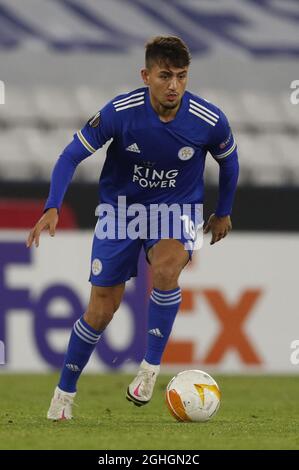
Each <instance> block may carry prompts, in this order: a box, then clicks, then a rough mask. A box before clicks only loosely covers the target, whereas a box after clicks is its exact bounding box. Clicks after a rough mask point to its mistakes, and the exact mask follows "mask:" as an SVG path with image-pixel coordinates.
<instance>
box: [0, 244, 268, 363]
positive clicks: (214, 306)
mask: <svg viewBox="0 0 299 470" xmlns="http://www.w3.org/2000/svg"><path fill="white" fill-rule="evenodd" d="M34 253H36V252H34V251H30V250H28V249H27V248H26V247H25V244H24V243H23V242H21V243H20V242H0V339H1V341H2V343H3V344H5V346H6V356H7V357H6V358H5V359H6V364H7V365H8V367H9V365H10V352H11V351H12V349H13V348H14V344H11V339H10V338H11V334H8V333H11V330H10V329H9V328H10V312H12V311H14V312H15V311H17V312H20V315H30V317H31V320H32V321H31V322H30V325H31V326H30V328H31V329H32V333H33V334H32V337H33V341H32V342H33V343H34V344H33V347H34V350H35V354H37V355H38V356H39V357H40V358H41V359H42V360H43V361H44V362H45V363H46V364H48V365H49V366H51V367H53V368H60V367H61V365H62V363H63V359H64V351H65V349H63V350H62V349H56V346H55V342H54V343H53V341H51V336H52V337H53V334H54V336H55V333H57V335H58V333H59V332H66V333H67V334H68V333H69V332H70V331H71V329H72V327H73V324H74V322H75V321H76V320H77V319H78V318H79V317H80V316H81V315H82V313H83V312H84V310H85V305H84V303H83V302H82V298H81V296H80V295H79V293H78V291H77V290H76V289H75V288H74V287H73V286H71V285H70V284H69V283H68V282H67V279H68V277H67V276H68V275H67V274H66V277H65V279H66V281H65V282H61V281H60V282H57V281H53V282H48V284H47V283H45V284H43V288H42V289H41V290H40V291H39V292H36V290H35V289H32V285H31V284H32V278H31V279H30V275H28V276H27V277H26V278H25V279H26V282H25V283H24V282H22V285H21V287H14V286H13V285H12V279H11V276H10V275H9V270H10V267H13V268H14V269H15V268H18V267H20V269H21V268H22V269H24V267H25V268H26V267H28V272H30V268H31V267H32V266H33V265H34ZM54 274H55V273H54ZM74 277H75V274H74ZM147 283H148V281H147V273H146V265H145V262H141V263H140V264H139V271H138V277H137V278H136V281H135V282H134V283H132V284H131V285H130V288H128V289H127V290H126V294H125V296H124V299H123V304H122V305H123V308H124V309H125V310H126V313H127V314H129V315H130V316H131V321H129V322H127V326H126V327H127V328H128V332H129V335H128V339H127V341H126V342H125V343H122V345H121V346H118V347H117V346H116V345H115V343H113V341H112V339H111V336H110V335H109V331H108V330H107V334H106V333H105V334H104V335H103V336H102V338H101V341H100V342H99V344H98V345H97V348H96V350H95V355H96V357H97V358H98V359H99V360H100V361H101V362H102V363H103V364H104V365H105V366H107V367H108V368H118V367H120V366H122V365H123V364H124V363H125V362H127V361H128V359H130V361H132V362H136V363H139V362H140V361H141V359H142V358H143V355H144V352H145V342H146V330H147V328H146V326H147V304H148V297H147V295H146V294H145V293H146V290H147V287H148V286H147ZM87 288H88V286H87ZM182 294H183V300H182V303H181V307H180V313H179V315H178V319H177V320H178V321H180V319H182V320H183V323H184V328H183V329H182V330H181V329H180V328H179V326H177V328H176V329H175V331H174V335H173V336H172V338H171V340H170V341H169V343H168V346H167V349H166V351H165V353H164V356H163V363H164V364H165V365H171V364H190V365H191V364H207V365H211V366H212V365H221V364H223V363H224V360H225V356H226V354H227V353H228V352H230V351H234V352H235V353H236V354H237V356H238V360H239V362H240V363H241V364H243V365H246V366H251V365H260V364H262V363H263V362H264V360H263V358H262V357H261V354H260V352H259V350H258V349H257V347H256V345H255V343H254V340H253V338H252V337H250V334H249V332H248V329H247V322H248V320H249V319H250V316H251V314H252V313H253V312H254V310H255V307H256V305H257V303H258V302H259V300H260V298H261V296H262V291H261V290H259V289H246V290H243V291H240V292H239V293H238V295H237V296H236V298H235V299H233V300H231V299H230V300H228V299H227V298H226V295H225V293H224V292H223V291H222V290H221V289H208V288H205V289H191V288H185V289H182ZM57 300H63V301H64V304H66V306H67V311H66V314H65V315H64V316H63V317H61V316H57V315H54V316H53V304H55V301H57ZM202 304H203V305H204V306H205V307H206V308H207V309H208V311H209V317H208V327H207V330H206V331H204V332H203V330H201V329H198V330H197V328H198V327H197V326H196V328H194V326H193V335H192V334H190V335H189V334H188V335H187V336H186V331H187V329H185V326H187V324H189V325H190V324H191V323H192V322H193V320H194V319H195V320H196V325H197V324H198V322H197V320H198V318H200V317H201V316H202V310H201V305H202ZM189 320H190V322H189ZM213 321H215V323H217V325H218V328H217V330H216V331H214V332H213V331H212V329H211V328H210V326H211V323H212V322H213ZM188 322H189V323H188ZM112 323H113V322H112ZM192 324H193V323H192ZM194 325H195V324H194ZM182 333H183V334H184V335H185V336H184V338H185V339H184V340H181V339H180V334H182ZM207 333H209V334H210V337H209V341H208V342H207V344H206V345H205V347H203V344H202V341H203V335H204V336H206V334H207ZM211 333H212V335H211ZM18 334H19V336H21V335H22V334H26V333H22V332H18ZM118 335H119V333H118ZM18 341H22V339H21V338H20V340H18ZM24 343H25V341H24ZM0 346H1V343H0ZM206 346H207V347H206ZM0 353H1V348H0ZM3 362H4V359H3ZM0 363H1V357H0Z"/></svg>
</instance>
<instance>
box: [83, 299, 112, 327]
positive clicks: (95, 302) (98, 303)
mask: <svg viewBox="0 0 299 470" xmlns="http://www.w3.org/2000/svg"><path fill="white" fill-rule="evenodd" d="M118 307H119V302H118V301H117V299H114V298H113V296H111V295H109V294H108V293H105V292H98V293H97V294H96V295H93V296H92V299H91V301H90V302H89V305H88V308H87V311H86V314H85V316H86V318H87V321H88V320H90V321H92V322H95V323H96V324H97V325H101V328H104V327H106V326H107V325H108V324H109V323H110V321H111V320H112V318H113V315H114V313H115V312H116V310H117V309H118Z"/></svg>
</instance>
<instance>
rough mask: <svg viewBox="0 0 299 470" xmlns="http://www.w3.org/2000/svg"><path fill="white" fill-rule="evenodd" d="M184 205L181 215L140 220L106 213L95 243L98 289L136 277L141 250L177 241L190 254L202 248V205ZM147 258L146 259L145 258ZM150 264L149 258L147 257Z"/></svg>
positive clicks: (93, 266)
mask: <svg viewBox="0 0 299 470" xmlns="http://www.w3.org/2000/svg"><path fill="white" fill-rule="evenodd" d="M185 206H186V207H187V205H181V206H180V208H181V212H180V213H177V214H173V213H172V212H169V213H167V214H160V213H159V214H155V215H153V214H146V215H145V216H144V217H141V218H140V217H139V218H138V221H137V219H136V218H135V219H134V218H133V217H126V219H124V218H123V217H122V218H119V217H117V216H115V215H111V214H105V215H101V216H99V218H98V221H97V224H96V227H95V232H94V237H93V244H92V253H91V271H90V277H89V281H90V282H91V284H92V285H95V286H103V287H108V286H115V285H117V284H121V283H123V282H126V281H128V280H129V279H130V278H131V277H136V276H137V265H138V259H139V254H140V251H141V249H142V248H143V249H144V251H145V254H146V255H147V253H148V251H149V249H150V248H151V247H152V246H153V245H155V244H156V243H157V242H159V241H160V240H162V239H177V240H178V241H180V242H181V243H182V244H183V245H184V247H185V249H186V250H187V251H188V253H189V260H190V259H191V257H192V253H193V251H194V250H197V249H199V248H200V247H201V245H202V240H203V234H202V227H203V214H202V210H203V207H202V204H193V205H192V207H191V208H190V206H189V205H188V209H187V210H186V208H185ZM146 258H147V256H146ZM147 261H148V258H147Z"/></svg>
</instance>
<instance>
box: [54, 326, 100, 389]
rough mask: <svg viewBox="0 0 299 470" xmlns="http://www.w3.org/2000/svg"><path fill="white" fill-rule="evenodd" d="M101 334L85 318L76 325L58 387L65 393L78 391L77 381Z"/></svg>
mask: <svg viewBox="0 0 299 470" xmlns="http://www.w3.org/2000/svg"><path fill="white" fill-rule="evenodd" d="M101 333H102V332H99V331H96V330H94V329H93V328H92V327H91V326H89V325H88V323H86V321H85V320H84V319H83V317H81V318H79V320H77V321H76V323H75V324H74V326H73V330H72V334H71V337H70V341H69V345H68V349H67V352H66V355H65V359H64V364H63V368H62V372H61V377H60V381H59V384H58V387H59V388H60V389H61V390H63V391H64V392H70V393H71V392H75V391H76V384H77V381H78V379H79V377H80V375H81V372H82V371H83V369H84V367H85V366H86V364H87V362H88V360H89V358H90V356H91V353H92V352H93V350H94V348H95V347H96V345H97V342H98V341H99V339H100V337H101Z"/></svg>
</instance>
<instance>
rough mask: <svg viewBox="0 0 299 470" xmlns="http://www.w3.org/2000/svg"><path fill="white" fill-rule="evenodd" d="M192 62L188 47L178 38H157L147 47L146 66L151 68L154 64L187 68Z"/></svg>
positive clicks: (149, 42) (148, 43)
mask: <svg viewBox="0 0 299 470" xmlns="http://www.w3.org/2000/svg"><path fill="white" fill-rule="evenodd" d="M190 62H191V54H190V51H189V49H188V46H187V45H186V44H185V43H184V41H182V39H180V38H178V37H176V36H156V37H154V38H152V39H150V40H149V41H148V42H147V43H146V45H145V66H146V67H147V68H151V67H152V65H153V64H154V63H158V64H166V65H168V66H169V65H172V66H173V67H176V68H182V67H186V66H188V65H189V64H190Z"/></svg>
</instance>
